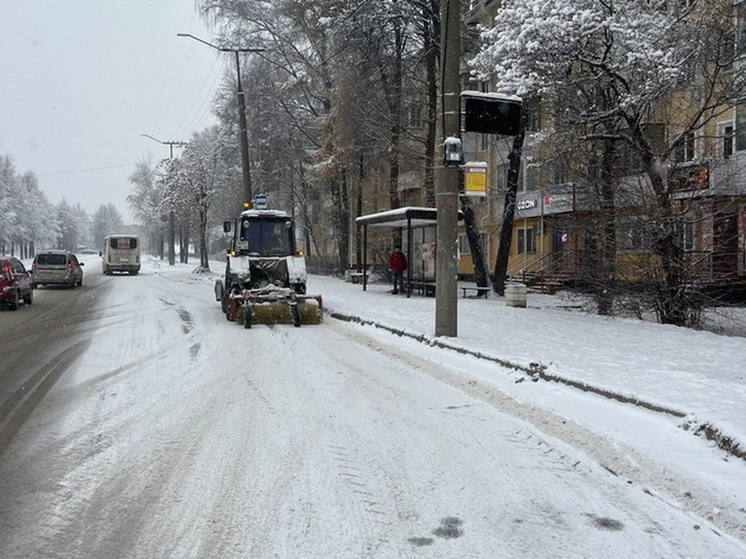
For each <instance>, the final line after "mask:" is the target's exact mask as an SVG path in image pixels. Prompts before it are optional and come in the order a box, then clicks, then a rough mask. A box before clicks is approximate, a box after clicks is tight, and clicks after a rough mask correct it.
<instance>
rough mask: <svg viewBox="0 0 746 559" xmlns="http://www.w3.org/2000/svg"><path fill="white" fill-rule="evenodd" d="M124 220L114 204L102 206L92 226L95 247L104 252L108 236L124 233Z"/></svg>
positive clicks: (95, 215) (94, 217) (94, 216)
mask: <svg viewBox="0 0 746 559" xmlns="http://www.w3.org/2000/svg"><path fill="white" fill-rule="evenodd" d="M123 226H124V220H123V219H122V214H120V213H119V210H117V208H116V206H115V205H114V204H102V205H100V206H99V207H98V209H97V210H96V213H94V214H93V223H92V225H91V229H92V232H91V235H92V237H93V246H95V247H96V248H97V249H99V250H103V248H104V246H103V243H104V238H105V237H106V236H107V235H116V234H119V233H122V227H123Z"/></svg>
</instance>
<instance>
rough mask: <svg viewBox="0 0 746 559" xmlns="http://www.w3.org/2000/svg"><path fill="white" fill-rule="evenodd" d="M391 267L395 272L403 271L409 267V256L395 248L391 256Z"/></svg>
mask: <svg viewBox="0 0 746 559" xmlns="http://www.w3.org/2000/svg"><path fill="white" fill-rule="evenodd" d="M389 267H390V268H391V269H392V270H393V271H395V272H403V271H404V270H406V269H407V257H406V256H404V253H403V252H401V251H398V250H395V251H394V252H392V253H391V256H389Z"/></svg>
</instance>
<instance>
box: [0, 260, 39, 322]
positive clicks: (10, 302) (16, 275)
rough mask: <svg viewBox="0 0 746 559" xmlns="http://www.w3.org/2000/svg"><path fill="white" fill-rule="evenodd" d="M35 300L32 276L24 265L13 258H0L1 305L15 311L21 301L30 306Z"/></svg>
mask: <svg viewBox="0 0 746 559" xmlns="http://www.w3.org/2000/svg"><path fill="white" fill-rule="evenodd" d="M33 300H34V288H33V282H32V281H31V274H29V273H28V272H27V271H26V268H25V267H24V266H23V263H22V262H21V261H20V260H18V258H14V257H12V256H0V303H2V305H3V307H7V308H9V309H10V310H12V311H14V310H16V309H17V308H18V303H20V302H21V301H23V302H24V303H26V304H27V305H30V304H31V303H32V302H33Z"/></svg>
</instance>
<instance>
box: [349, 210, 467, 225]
mask: <svg viewBox="0 0 746 559" xmlns="http://www.w3.org/2000/svg"><path fill="white" fill-rule="evenodd" d="M463 219H464V214H463V212H461V210H459V212H458V220H459V222H461V221H463ZM437 221H438V210H436V209H435V208H423V207H416V206H408V207H405V208H396V209H394V210H386V211H383V212H378V213H374V214H368V215H361V216H360V217H358V218H356V219H355V222H356V223H357V224H358V225H367V226H368V227H389V228H394V229H396V228H401V227H407V226H409V227H411V228H415V227H427V226H432V225H435V224H436V223H437Z"/></svg>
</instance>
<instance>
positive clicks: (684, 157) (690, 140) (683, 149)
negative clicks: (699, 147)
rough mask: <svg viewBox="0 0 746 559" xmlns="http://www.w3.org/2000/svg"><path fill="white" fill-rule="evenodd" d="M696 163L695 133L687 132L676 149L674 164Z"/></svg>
mask: <svg viewBox="0 0 746 559" xmlns="http://www.w3.org/2000/svg"><path fill="white" fill-rule="evenodd" d="M689 161H694V132H687V133H686V135H684V137H683V138H682V139H681V141H680V142H679V144H678V145H677V146H676V147H675V148H674V162H675V163H687V162H689Z"/></svg>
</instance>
